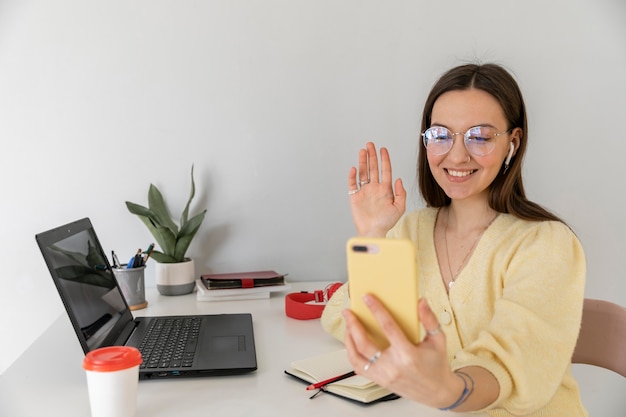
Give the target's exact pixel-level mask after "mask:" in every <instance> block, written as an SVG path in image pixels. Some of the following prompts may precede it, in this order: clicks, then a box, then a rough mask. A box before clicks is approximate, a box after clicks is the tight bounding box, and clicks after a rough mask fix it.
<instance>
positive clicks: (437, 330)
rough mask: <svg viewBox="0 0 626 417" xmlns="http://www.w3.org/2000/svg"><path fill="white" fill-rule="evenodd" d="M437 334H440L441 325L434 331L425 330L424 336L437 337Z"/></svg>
mask: <svg viewBox="0 0 626 417" xmlns="http://www.w3.org/2000/svg"><path fill="white" fill-rule="evenodd" d="M439 333H441V324H439V326H437V328H436V329H434V330H426V334H427V335H429V336H437V335H438V334H439Z"/></svg>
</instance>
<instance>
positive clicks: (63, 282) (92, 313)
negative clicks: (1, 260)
mask: <svg viewBox="0 0 626 417" xmlns="http://www.w3.org/2000/svg"><path fill="white" fill-rule="evenodd" d="M37 241H38V243H39V245H40V248H41V251H42V253H43V256H44V258H45V260H46V263H47V264H48V268H49V269H50V273H51V274H52V278H53V279H54V283H55V285H56V287H57V289H58V291H59V294H60V295H61V299H62V300H63V304H65V307H66V310H67V312H68V314H69V316H70V320H71V321H72V324H73V326H74V328H75V330H76V333H77V334H78V336H79V339H80V342H81V345H82V346H83V350H84V351H85V353H86V352H88V351H91V350H93V349H95V348H98V347H100V346H107V345H110V344H112V343H113V342H114V341H115V340H114V339H116V336H115V335H117V334H118V333H119V331H120V330H121V328H123V327H124V326H125V325H126V324H127V323H128V321H131V320H132V315H130V311H129V310H128V307H127V305H126V302H125V300H124V298H123V296H122V294H121V292H120V290H119V287H118V286H117V282H116V280H115V276H114V275H113V272H112V271H111V267H110V266H109V262H108V260H107V258H106V256H105V255H104V253H103V250H102V247H101V246H100V243H99V241H98V238H97V237H96V234H95V231H94V229H93V227H92V226H91V222H90V221H89V220H88V219H82V220H79V221H77V222H74V223H71V224H68V225H66V226H62V227H59V228H57V229H53V230H50V231H48V232H44V233H42V234H40V235H37Z"/></svg>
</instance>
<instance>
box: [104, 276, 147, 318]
mask: <svg viewBox="0 0 626 417" xmlns="http://www.w3.org/2000/svg"><path fill="white" fill-rule="evenodd" d="M145 269H146V267H145V265H144V266H140V267H137V268H126V265H121V267H120V268H113V273H114V274H115V278H116V279H117V283H118V285H119V286H120V288H121V289H122V294H124V298H125V299H126V302H127V303H128V307H129V308H130V309H131V310H140V309H142V308H146V307H147V306H148V302H147V301H146V286H145V283H144V271H145Z"/></svg>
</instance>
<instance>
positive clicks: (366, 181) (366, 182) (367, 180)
mask: <svg viewBox="0 0 626 417" xmlns="http://www.w3.org/2000/svg"><path fill="white" fill-rule="evenodd" d="M369 183H370V179H369V178H368V179H366V180H365V181H359V185H360V186H363V185H365V184H369Z"/></svg>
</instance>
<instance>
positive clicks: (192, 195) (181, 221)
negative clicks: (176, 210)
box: [180, 165, 196, 228]
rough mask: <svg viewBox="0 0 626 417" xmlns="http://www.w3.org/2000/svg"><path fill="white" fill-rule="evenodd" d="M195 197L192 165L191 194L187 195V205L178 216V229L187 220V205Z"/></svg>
mask: <svg viewBox="0 0 626 417" xmlns="http://www.w3.org/2000/svg"><path fill="white" fill-rule="evenodd" d="M195 195H196V183H195V182H194V180H193V165H192V166H191V192H190V193H189V200H187V204H186V205H185V209H184V210H183V213H182V214H181V216H180V227H181V228H182V227H183V226H184V225H185V223H187V219H188V218H189V205H190V204H191V200H193V197H194V196H195Z"/></svg>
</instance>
